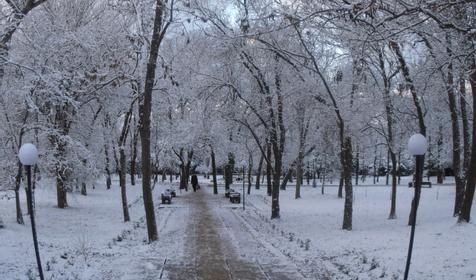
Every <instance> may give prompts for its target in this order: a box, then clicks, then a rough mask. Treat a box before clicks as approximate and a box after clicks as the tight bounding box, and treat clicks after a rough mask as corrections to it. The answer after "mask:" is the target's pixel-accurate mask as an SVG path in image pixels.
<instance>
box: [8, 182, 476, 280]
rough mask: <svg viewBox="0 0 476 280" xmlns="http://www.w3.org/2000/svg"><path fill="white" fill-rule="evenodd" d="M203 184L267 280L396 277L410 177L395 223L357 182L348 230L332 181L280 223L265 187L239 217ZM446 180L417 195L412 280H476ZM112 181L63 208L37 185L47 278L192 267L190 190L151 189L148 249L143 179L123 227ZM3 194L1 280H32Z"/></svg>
mask: <svg viewBox="0 0 476 280" xmlns="http://www.w3.org/2000/svg"><path fill="white" fill-rule="evenodd" d="M200 180H201V182H202V183H201V184H202V191H206V192H207V193H208V194H207V196H205V200H210V201H209V202H208V203H209V206H207V207H208V209H209V211H211V212H212V213H213V212H214V211H215V212H216V213H218V214H216V215H218V216H217V217H216V218H213V219H217V220H215V222H214V224H215V225H216V227H218V228H217V229H216V230H217V232H218V233H220V236H221V237H222V239H223V240H222V241H224V242H225V244H226V242H228V243H230V242H231V244H232V245H233V247H234V249H233V250H235V252H234V253H230V252H229V253H227V254H229V255H230V256H233V255H236V256H238V257H240V258H243V260H246V261H249V260H250V258H251V259H253V260H254V262H255V263H256V264H258V266H259V267H260V269H261V270H263V269H264V271H266V270H267V269H269V270H268V273H267V275H268V276H269V275H271V274H270V271H271V270H273V269H275V268H276V266H273V265H272V263H273V262H276V260H279V263H280V264H281V265H280V267H284V268H285V267H290V268H294V269H295V270H297V273H298V274H299V275H302V276H303V277H304V278H308V279H315V278H316V275H330V276H328V277H326V278H322V279H357V278H358V279H378V278H382V279H402V274H403V273H402V272H403V269H404V266H405V259H406V254H407V249H408V241H409V234H410V228H409V227H408V226H407V220H408V214H409V208H410V203H411V199H412V197H413V189H409V188H408V187H407V182H408V181H407V180H408V178H404V179H403V180H402V185H401V186H399V188H398V194H397V215H398V218H397V219H396V220H388V219H387V217H388V212H389V208H390V188H389V187H388V186H384V185H376V186H375V185H373V184H371V183H369V182H367V185H365V186H363V185H359V186H355V188H354V195H355V196H354V219H353V230H352V231H343V230H341V229H340V228H341V223H342V215H343V204H344V200H343V199H339V198H337V195H336V194H337V188H336V186H335V185H334V186H328V187H326V188H325V194H324V195H322V194H321V188H320V185H319V187H318V188H315V189H314V188H312V187H311V186H306V185H305V186H303V188H302V191H301V196H302V198H301V199H299V200H295V199H294V186H293V185H292V184H291V185H290V186H288V189H287V190H285V191H281V192H280V203H281V205H280V206H281V218H280V219H278V220H270V219H269V216H270V209H271V206H270V201H271V200H270V198H269V197H268V196H267V195H266V190H265V188H262V189H261V190H259V191H257V190H255V189H254V187H253V189H252V194H251V195H250V196H247V197H246V203H247V205H246V210H245V211H243V210H242V208H241V207H240V206H238V205H236V204H235V205H232V204H230V203H229V202H228V201H227V200H226V199H225V198H224V197H223V188H222V187H220V189H219V191H220V195H219V196H218V197H212V195H211V194H209V193H210V192H211V188H210V187H207V182H209V181H208V180H205V179H203V178H200ZM382 182H384V180H382V179H381V181H380V183H381V184H382ZM448 182H449V184H448ZM445 183H447V184H445V185H434V186H433V188H431V189H427V188H425V189H423V192H422V198H421V202H420V208H419V211H418V223H417V229H416V239H415V247H414V251H413V258H412V266H411V270H410V279H472V278H474V277H476V266H474V263H476V254H474V251H475V250H476V238H475V237H474V236H475V234H476V226H475V225H474V223H470V224H465V225H459V224H457V223H456V219H455V218H454V217H452V215H451V214H452V207H453V200H454V187H453V186H452V184H451V181H450V180H448V181H446V182H445ZM117 184H118V183H117V180H115V181H114V184H113V185H114V186H115V187H113V189H111V190H105V187H104V184H103V183H102V182H98V183H97V184H96V189H95V190H90V191H89V193H88V196H87V197H84V196H81V195H79V194H70V196H69V200H68V203H69V205H70V207H69V208H67V209H57V208H56V207H55V192H54V188H52V187H51V186H49V185H47V182H43V183H42V185H40V187H39V189H37V191H36V202H37V226H38V239H39V242H40V252H41V256H42V261H43V268H44V270H45V274H46V276H47V277H46V278H47V279H180V278H174V277H172V276H170V275H169V274H168V273H167V269H165V270H164V267H166V265H165V263H166V262H167V266H169V268H170V267H174V266H175V267H180V266H181V263H182V261H183V262H184V265H185V264H186V262H189V263H190V262H193V260H191V259H190V258H191V257H193V256H188V254H190V252H193V250H190V248H189V244H190V240H194V238H196V237H193V235H191V234H192V232H193V228H194V227H195V226H194V224H195V223H197V220H194V219H195V216H196V214H194V212H193V211H195V210H193V209H190V204H191V203H190V201H192V200H190V199H193V198H194V194H193V193H191V192H189V193H187V194H186V195H185V194H182V195H180V194H179V196H181V197H180V198H177V199H174V200H173V203H172V205H170V206H169V205H160V204H158V202H159V201H158V199H157V197H158V196H159V194H160V192H162V191H163V189H164V188H167V187H168V186H169V185H168V184H159V185H158V186H157V187H156V189H155V191H154V198H155V199H156V210H157V211H156V215H157V225H158V230H159V241H158V242H155V243H153V244H152V245H150V244H147V242H146V241H147V240H146V239H147V233H146V229H145V223H144V218H143V216H144V209H143V204H142V199H141V187H140V182H139V183H138V184H137V185H136V186H128V198H129V204H130V214H131V222H129V223H123V221H122V209H121V204H120V191H119V189H118V187H117ZM235 189H237V190H238V189H239V190H240V191H241V182H236V183H235ZM5 194H7V193H5V192H2V193H0V197H3V198H2V199H0V213H1V215H2V217H3V220H4V223H5V228H3V229H0V242H1V243H0V279H29V276H28V275H33V274H34V273H35V272H36V263H35V257H34V250H33V244H32V239H31V231H30V226H29V219H28V216H25V217H24V218H25V222H26V225H23V226H22V225H17V224H16V222H15V212H14V211H15V207H14V199H9V200H8V199H6V197H5ZM9 194H10V195H12V193H9ZM22 195H23V194H22ZM187 197H188V200H187ZM22 199H23V197H22ZM23 201H24V200H23ZM23 210H24V211H26V205H24V203H23ZM473 213H474V212H473ZM187 240H188V241H187ZM187 242H188V243H187ZM185 243H187V244H185ZM192 243H193V242H192ZM248 247H249V248H248ZM171 256H173V257H171ZM244 263H246V262H244ZM266 263H269V265H268V266H267V265H266ZM231 267H232V268H233V264H232V265H231ZM255 267H256V266H255ZM273 267H274V268H273ZM264 271H263V273H264ZM237 277H238V278H239V275H238V276H237ZM233 279H234V278H233ZM268 279H269V277H268ZM316 279H321V278H319V277H317V278H316Z"/></svg>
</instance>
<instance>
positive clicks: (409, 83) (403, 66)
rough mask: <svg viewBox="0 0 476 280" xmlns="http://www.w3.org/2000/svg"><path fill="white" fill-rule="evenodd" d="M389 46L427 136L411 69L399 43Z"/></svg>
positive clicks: (411, 218) (412, 219) (420, 125)
mask: <svg viewBox="0 0 476 280" xmlns="http://www.w3.org/2000/svg"><path fill="white" fill-rule="evenodd" d="M389 47H390V49H392V50H393V52H394V53H395V55H396V57H397V60H398V63H399V65H400V71H401V72H402V75H403V78H404V79H405V82H406V85H407V87H408V88H409V89H410V93H411V95H412V98H413V103H414V105H415V109H416V111H417V117H418V127H419V129H420V133H421V134H422V135H423V136H425V137H426V126H425V117H424V115H423V109H422V107H421V104H420V99H419V97H418V94H417V92H416V89H415V85H414V83H413V80H412V78H411V76H410V70H409V69H408V66H407V63H406V61H405V59H404V57H403V55H402V53H401V51H400V47H399V46H398V44H397V43H396V42H393V41H391V42H390V44H389ZM422 160H423V162H424V161H425V160H424V158H423V159H422ZM421 172H423V168H422V170H421ZM418 175H419V177H422V176H421V174H418ZM418 203H419V201H416V203H412V208H411V211H410V217H409V219H408V225H412V221H414V220H415V219H414V218H413V216H414V215H415V208H414V207H415V205H418Z"/></svg>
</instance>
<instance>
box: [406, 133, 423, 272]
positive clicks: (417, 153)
mask: <svg viewBox="0 0 476 280" xmlns="http://www.w3.org/2000/svg"><path fill="white" fill-rule="evenodd" d="M427 146H428V144H427V142H426V138H425V136H423V135H421V134H414V135H413V136H412V137H410V139H409V140H408V146H407V148H408V152H409V153H410V154H411V155H412V156H414V157H415V177H414V180H415V181H414V183H413V186H414V188H415V196H414V197H413V201H412V209H413V215H411V217H410V219H411V223H412V224H411V227H412V228H411V233H410V244H409V245H408V255H407V264H406V266H405V276H404V278H403V279H404V280H407V279H408V272H409V270H410V262H411V258H412V250H413V239H414V236H415V225H416V216H417V208H418V202H419V201H420V193H421V180H422V174H423V159H424V157H423V156H424V155H425V153H426V149H427Z"/></svg>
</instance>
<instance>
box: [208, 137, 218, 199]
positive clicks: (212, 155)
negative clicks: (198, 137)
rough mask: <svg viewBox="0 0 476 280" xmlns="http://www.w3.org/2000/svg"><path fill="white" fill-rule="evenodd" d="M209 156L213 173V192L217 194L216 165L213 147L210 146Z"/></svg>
mask: <svg viewBox="0 0 476 280" xmlns="http://www.w3.org/2000/svg"><path fill="white" fill-rule="evenodd" d="M210 150H211V158H212V175H213V194H218V184H217V166H216V161H215V151H214V150H213V147H212V146H210Z"/></svg>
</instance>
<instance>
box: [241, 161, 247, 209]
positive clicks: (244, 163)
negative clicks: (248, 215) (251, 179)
mask: <svg viewBox="0 0 476 280" xmlns="http://www.w3.org/2000/svg"><path fill="white" fill-rule="evenodd" d="M241 165H242V166H243V172H242V173H243V180H242V181H243V210H245V168H246V161H244V160H243V161H242V162H241Z"/></svg>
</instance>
